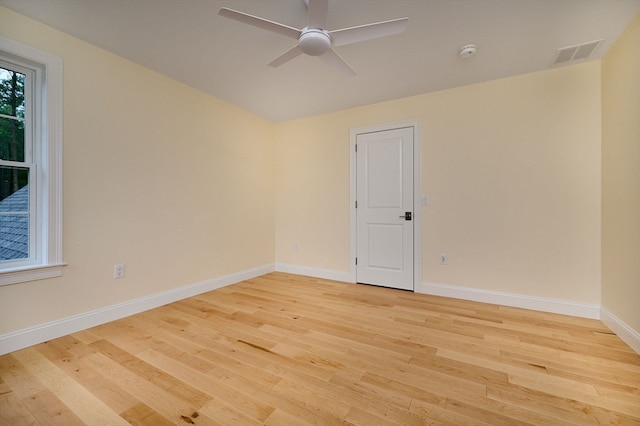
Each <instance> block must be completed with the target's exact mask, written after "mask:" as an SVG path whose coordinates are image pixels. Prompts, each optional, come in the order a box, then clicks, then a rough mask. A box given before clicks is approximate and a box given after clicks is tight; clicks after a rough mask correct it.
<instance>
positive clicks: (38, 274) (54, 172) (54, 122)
mask: <svg viewBox="0 0 640 426" xmlns="http://www.w3.org/2000/svg"><path fill="white" fill-rule="evenodd" d="M0 57H2V59H3V60H6V61H7V62H12V63H16V64H17V65H19V66H22V67H26V68H29V69H32V70H33V71H34V73H35V74H34V86H35V87H34V93H33V95H32V96H33V99H34V100H35V111H34V113H35V114H36V117H34V120H33V123H34V126H33V135H32V141H33V143H32V152H31V158H30V160H27V158H25V160H26V161H29V162H32V163H34V164H35V165H36V170H37V172H36V173H35V176H33V177H34V181H33V183H35V185H34V186H32V180H31V177H30V180H29V192H30V195H31V192H33V193H34V195H33V196H35V197H36V200H35V205H36V211H35V215H34V217H35V221H36V224H35V247H31V246H30V247H29V252H30V258H29V259H25V260H24V261H23V262H18V261H11V262H7V263H5V264H0V285H9V284H16V283H21V282H26V281H34V280H39V279H45V278H53V277H58V276H61V275H62V267H63V266H64V265H65V264H64V262H63V260H62V259H63V258H62V93H63V92H62V59H61V58H59V57H57V56H54V55H51V54H49V53H46V52H42V51H40V50H38V49H35V48H33V47H30V46H26V45H24V44H21V43H18V42H16V41H14V40H11V39H8V38H6V37H3V36H0ZM25 130H26V129H25ZM25 148H26V147H25ZM31 253H33V254H31ZM3 263H4V262H3Z"/></svg>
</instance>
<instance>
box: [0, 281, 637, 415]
mask: <svg viewBox="0 0 640 426" xmlns="http://www.w3.org/2000/svg"><path fill="white" fill-rule="evenodd" d="M0 398H1V399H0V424H1V425H13V424H15V425H23V424H42V425H55V424H59V425H76V424H87V425H107V424H135V425H153V426H156V425H165V424H178V425H191V424H196V425H306V424H327V425H333V424H359V425H368V426H371V425H425V424H427V425H456V426H458V425H491V426H497V425H519V424H533V425H568V424H578V425H614V424H615V425H623V424H624V425H639V424H640V355H638V354H636V353H635V352H633V351H632V350H631V349H630V348H629V347H628V346H627V345H625V344H624V343H623V342H622V341H621V340H620V339H619V338H618V337H616V336H615V335H613V334H612V333H611V332H610V331H609V330H608V329H607V328H606V327H605V326H604V325H603V324H602V323H601V322H599V321H595V320H586V319H579V318H573V317H566V316H561V315H553V314H545V313H540V312H531V311H526V310H521V309H514V308H506V307H500V306H496V305H488V304H481V303H474V302H466V301H460V300H454V299H446V298H440V297H433V296H426V295H420V294H414V293H409V292H403V291H399V290H390V289H385V288H378V287H370V286H364V285H356V284H345V283H339V282H335V281H327V280H320V279H312V278H307V277H300V276H294V275H286V274H281V273H273V274H269V275H266V276H263V277H260V278H256V279H253V280H249V281H245V282H242V283H239V284H235V285H232V286H229V287H225V288H223V289H220V290H216V291H213V292H210V293H206V294H203V295H200V296H197V297H193V298H190V299H187V300H183V301H181V302H177V303H174V304H171V305H167V306H164V307H161V308H158V309H154V310H151V311H148V312H145V313H142V314H138V315H135V316H133V317H130V318H126V319H123V320H119V321H115V322H113V323H109V324H106V325H103V326H99V327H95V328H92V329H89V330H87V331H83V332H79V333H75V334H72V335H70V336H66V337H62V338H60V339H55V340H52V341H50V342H48V343H43V344H40V345H37V346H34V347H31V348H27V349H24V350H21V351H17V352H14V353H11V354H7V355H4V356H2V357H0Z"/></svg>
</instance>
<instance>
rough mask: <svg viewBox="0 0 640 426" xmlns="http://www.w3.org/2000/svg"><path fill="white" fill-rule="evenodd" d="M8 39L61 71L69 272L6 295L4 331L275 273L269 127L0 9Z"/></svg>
mask: <svg viewBox="0 0 640 426" xmlns="http://www.w3.org/2000/svg"><path fill="white" fill-rule="evenodd" d="M0 31H1V33H2V35H3V36H5V37H9V38H11V39H13V40H15V41H18V42H21V43H24V44H28V45H30V46H33V47H35V48H38V49H40V50H44V51H47V52H50V53H53V54H55V55H57V56H60V57H62V58H63V61H64V260H65V261H66V262H67V263H68V266H67V267H65V268H64V275H63V276H62V277H61V278H56V279H50V280H42V281H34V282H30V283H22V284H15V285H10V286H3V287H0V334H3V333H7V332H10V331H15V330H21V329H24V328H27V327H30V326H34V325H37V324H41V323H44V322H47V321H52V320H57V319H61V318H65V317H68V316H71V315H74V314H79V313H84V312H88V311H92V310H95V309H98V308H102V307H107V306H111V305H114V304H117V303H120V302H124V301H128V300H132V299H135V298H137V297H142V296H147V295H151V294H155V293H159V292H162V291H165V290H169V289H174V288H177V287H181V286H186V285H190V284H194V283H197V282H200V281H203V280H209V279H213V278H216V277H220V276H223V275H226V274H229V273H234V272H238V271H242V270H246V269H249V268H253V267H258V266H263V265H271V264H272V263H273V259H274V227H273V223H274V189H273V188H274V183H273V179H274V173H273V162H274V161H273V143H272V132H273V127H274V125H273V124H272V123H270V122H268V121H266V120H264V119H261V118H258V117H257V116H254V115H251V114H249V113H247V112H245V111H243V110H241V109H239V108H236V107H234V106H232V105H229V104H226V103H223V102H222V101H219V100H217V99H215V98H212V97H210V96H207V95H205V94H203V93H200V92H198V91H195V90H193V89H191V88H189V87H187V86H185V85H183V84H180V83H177V82H175V81H173V80H170V79H168V78H166V77H163V76H161V75H159V74H157V73H154V72H152V71H150V70H148V69H145V68H142V67H140V66H138V65H135V64H133V63H131V62H128V61H126V60H124V59H122V58H120V57H118V56H115V55H112V54H110V53H108V52H105V51H103V50H100V49H98V48H96V47H94V46H91V45H89V44H86V43H83V42H81V41H79V40H77V39H75V38H73V37H70V36H67V35H65V34H63V33H60V32H58V31H56V30H53V29H52V28H50V27H47V26H44V25H41V24H39V23H37V22H35V21H32V20H30V19H27V18H25V17H23V16H21V15H17V14H15V13H13V12H11V11H9V10H7V9H4V8H2V7H0ZM121 262H122V263H125V264H126V277H125V278H124V279H121V280H114V279H113V265H114V264H116V263H121Z"/></svg>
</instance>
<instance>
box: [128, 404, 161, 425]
mask: <svg viewBox="0 0 640 426" xmlns="http://www.w3.org/2000/svg"><path fill="white" fill-rule="evenodd" d="M120 415H121V416H122V418H123V419H125V420H126V421H127V422H128V423H130V424H132V425H154V426H171V425H173V422H171V421H169V420H168V419H167V418H165V417H164V416H162V415H161V414H160V413H158V412H157V411H155V410H153V409H152V408H151V407H149V406H147V405H145V404H143V403H139V404H136V405H134V406H133V407H130V408H129V409H127V410H126V411H123V412H122V413H121V414H120Z"/></svg>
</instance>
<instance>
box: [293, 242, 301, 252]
mask: <svg viewBox="0 0 640 426" xmlns="http://www.w3.org/2000/svg"><path fill="white" fill-rule="evenodd" d="M293 251H300V243H293Z"/></svg>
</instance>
